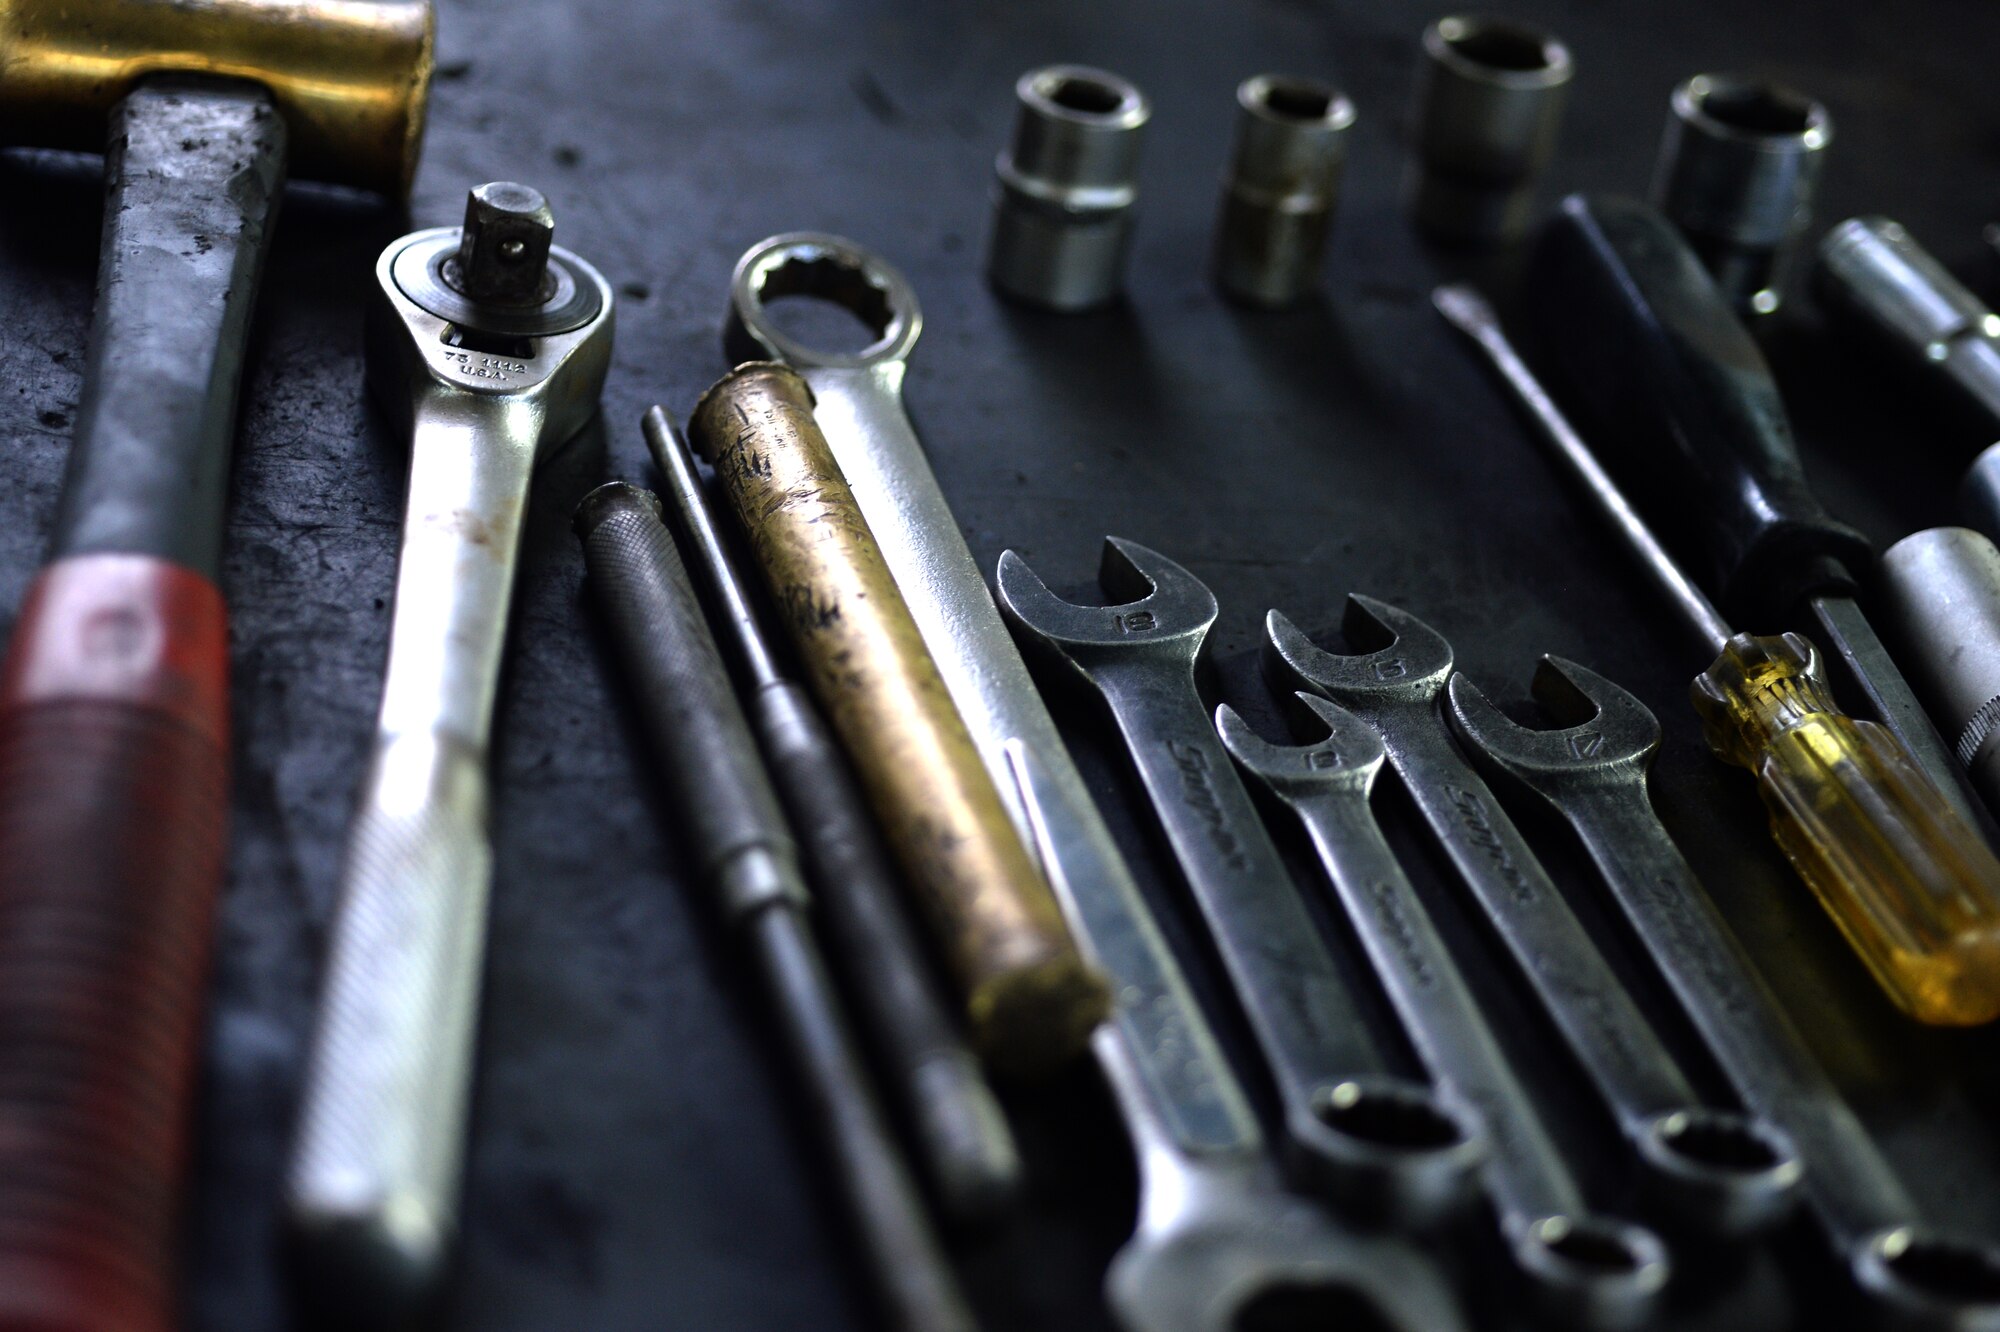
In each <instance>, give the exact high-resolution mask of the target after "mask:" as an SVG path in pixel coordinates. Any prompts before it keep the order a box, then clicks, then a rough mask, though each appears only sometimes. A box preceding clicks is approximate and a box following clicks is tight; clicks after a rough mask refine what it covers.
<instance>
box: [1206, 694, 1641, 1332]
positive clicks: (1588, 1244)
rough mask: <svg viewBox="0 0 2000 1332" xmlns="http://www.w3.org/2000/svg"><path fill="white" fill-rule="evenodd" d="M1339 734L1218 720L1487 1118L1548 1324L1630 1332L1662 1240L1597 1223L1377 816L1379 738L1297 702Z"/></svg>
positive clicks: (1224, 711) (1228, 711)
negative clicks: (1292, 822)
mask: <svg viewBox="0 0 2000 1332" xmlns="http://www.w3.org/2000/svg"><path fill="white" fill-rule="evenodd" d="M1296 697H1297V698H1298V700H1299V702H1300V704H1301V705H1302V706H1303V707H1304V708H1306V709H1307V710H1308V711H1309V712H1311V713H1312V715H1313V716H1315V717H1317V718H1318V719H1319V720H1320V721H1322V722H1324V723H1325V724H1326V726H1327V727H1328V728H1329V731H1328V734H1327V735H1326V736H1325V737H1324V738H1323V739H1321V740H1318V741H1315V742H1313V743H1311V744H1303V745H1284V744H1274V743H1272V742H1271V741H1269V740H1265V739H1264V738H1262V737H1261V736H1259V735H1258V734H1257V733H1256V732H1255V731H1252V730H1251V729H1250V726H1249V723H1247V722H1245V721H1244V720H1243V719H1242V718H1241V717H1240V716H1238V715H1237V713H1236V711H1235V709H1233V708H1231V707H1230V706H1229V705H1228V704H1226V703H1225V704H1223V705H1222V706H1221V707H1219V708H1217V709H1216V713H1215V724H1216V729H1217V730H1218V731H1219V732H1221V734H1222V743H1223V744H1224V746H1226V747H1227V748H1228V750H1229V753H1230V756H1231V757H1232V758H1234V759H1235V760H1236V762H1237V764H1238V766H1240V767H1241V768H1242V769H1243V770H1244V771H1245V772H1247V773H1249V774H1251V775H1252V776H1253V777H1255V778H1256V779H1257V780H1258V781H1259V782H1261V783H1262V784H1263V785H1264V786H1265V788H1266V789H1268V790H1269V791H1270V792H1271V794H1272V795H1274V796H1276V797H1277V798H1278V799H1279V800H1281V801H1283V802H1284V803H1285V804H1286V805H1288V806H1290V807H1291V809H1292V811H1293V812H1294V813H1296V814H1297V815H1298V816H1299V820H1300V822H1301V823H1303V824H1304V825H1305V829H1306V832H1307V834H1308V835H1309V836H1310V837H1311V838H1312V843H1313V846H1314V848H1315V849H1316V850H1317V851H1318V853H1319V858H1320V863H1321V865H1322V866H1324V867H1325V869H1326V873H1327V877H1328V878H1329V879H1330V880H1331V881H1332V883H1333V887H1334V892H1335V894H1336V895H1337V896H1338V898H1339V899H1340V904H1341V907H1342V908H1343V909H1344V911H1345V912H1346V914H1347V919H1348V921H1349V923H1350V924H1352V925H1353V927H1354V932H1355V934H1356V935H1357V936H1359V938H1360V940H1361V945H1362V947H1363V948H1364V949H1366V950H1367V953H1368V958H1369V961H1370V962H1372V963H1373V964H1374V967H1375V971H1376V974H1377V975H1379V976H1380V977H1381V979H1382V984H1383V987H1384V988H1385V989H1386V990H1387V991H1388V993H1389V1000H1390V1002H1391V1003H1392V1004H1393V1005H1394V1006H1395V1009H1396V1014H1397V1016H1398V1017H1399V1018H1401V1019H1402V1022H1403V1026H1404V1028H1405V1029H1406V1030H1407V1031H1408V1032H1409V1034H1410V1042H1411V1044H1412V1045H1414V1046H1415V1047H1416V1049H1417V1053H1418V1055H1419V1056H1420V1057H1421V1058H1422V1059H1423V1061H1424V1064H1425V1066H1426V1067H1427V1068H1428V1069H1429V1070H1430V1072H1431V1076H1432V1077H1434V1078H1435V1079H1437V1081H1438V1082H1439V1083H1440V1084H1441V1085H1442V1086H1443V1087H1444V1088H1445V1089H1446V1090H1447V1091H1448V1092H1449V1093H1450V1094H1451V1095H1452V1096H1454V1097H1456V1098H1457V1099H1459V1100H1462V1101H1464V1102H1465V1103H1467V1104H1469V1105H1471V1106H1472V1107H1473V1109H1474V1110H1475V1111H1477V1112H1478V1115H1479V1119H1480V1124H1481V1127H1482V1128H1483V1129H1484V1130H1485V1134H1486V1141H1487V1144H1488V1147H1489V1158H1488V1161H1487V1164H1486V1193H1487V1196H1488V1198H1490V1199H1491V1201H1492V1204H1493V1210H1494V1212H1495V1213H1496V1214H1497V1216H1498V1220H1499V1224H1500V1231H1501V1235H1502V1237H1503V1238H1504V1240H1505V1241H1506V1243H1507V1246H1508V1250H1509V1252H1510V1253H1511V1255H1512V1257H1513V1261H1514V1265H1515V1267H1516V1268H1517V1269H1518V1270H1519V1271H1520V1272H1521V1274H1522V1275H1523V1276H1524V1277H1525V1278H1526V1279H1527V1281H1528V1283H1529V1286H1530V1289H1531V1291H1532V1293H1533V1295H1534V1297H1535V1300H1536V1302H1537V1304H1539V1305H1540V1306H1541V1308H1542V1310H1543V1311H1544V1312H1545V1314H1546V1315H1547V1316H1548V1317H1549V1318H1551V1319H1553V1320H1556V1321H1559V1322H1561V1323H1562V1324H1564V1325H1565V1326H1569V1327H1581V1328H1611V1327H1629V1326H1631V1325H1632V1324H1634V1323H1637V1322H1641V1321H1643V1320H1644V1319H1645V1318H1646V1316H1647V1315H1648V1313H1649V1312H1650V1311H1651V1310H1652V1308H1653V1306H1654V1303H1655V1301H1656V1298H1657V1296H1658V1295H1659V1292H1660V1291H1661V1290H1662V1289H1663V1288H1664V1287H1665V1285H1666V1279H1667V1257H1666V1249H1665V1247H1664V1246H1663V1245H1662V1244H1661V1243H1660V1241H1659V1239H1658V1238H1657V1237H1656V1236H1654V1235H1653V1234H1652V1233H1651V1232H1650V1231H1647V1230H1644V1229H1642V1228H1640V1227H1638V1226H1635V1225H1632V1224H1630V1223H1628V1222H1623V1221H1615V1220H1610V1219H1606V1218H1602V1217H1598V1216H1593V1215H1591V1214H1590V1212H1589V1210H1588V1204H1587V1203H1586V1201H1585V1199H1584V1197H1583V1192H1582V1190H1581V1189H1580V1188H1579V1187H1578V1186H1577V1182H1576V1178H1575V1176H1574V1175H1573V1174H1572V1173H1571V1172H1570V1169H1569V1167H1568V1166H1567V1165H1566V1164H1565V1163H1564V1161H1563V1158H1562V1154H1561V1153H1560V1152H1559V1151H1558V1150H1557V1149H1556V1145H1555V1142H1554V1141H1553V1140H1552V1139H1551V1138H1550V1137H1549V1133H1548V1130H1547V1129H1546V1128H1545V1127H1544V1126H1543V1124H1542V1122H1541V1119H1540V1117H1539V1116H1538V1115H1537V1114H1536V1112H1535V1108H1534V1103H1533V1102H1532V1101H1531V1100H1530V1099H1529V1097H1528V1093H1527V1091H1526V1089H1525V1088H1523V1087H1522V1085H1521V1081H1520V1079H1519V1078H1518V1077H1516V1076H1515V1075H1514V1071H1513V1070H1512V1069H1511V1068H1509V1067H1508V1065H1507V1057H1506V1054H1505V1053H1504V1052H1503V1051H1502V1049H1501V1048H1500V1043H1499V1042H1498V1040H1496V1039H1495V1038H1494V1035H1493V1030H1492V1028H1491V1027H1489V1026H1488V1025H1487V1022H1486V1017H1485V1015H1484V1014H1483V1013H1481V1012H1480V1010H1479V1005H1478V1002H1477V1001H1476V1000H1475V999H1474V998H1473V996H1472V991H1471V990H1470V989H1468V988H1467V986H1466V983H1465V979H1464V977H1463V976H1461V975H1460V974H1459V970H1458V964H1457V963H1456V962H1455V961H1453V960H1452V957H1451V954H1450V952H1449V951H1448V950H1447V949H1446V948H1445V944H1444V940H1443V939H1442V938H1440V937H1439V935H1438V932H1437V927H1436V926H1435V925H1434V924H1432V922H1431V918H1430V913H1429V912H1428V911H1426V910H1425V909H1424V904H1423V902H1422V901H1421V900H1420V899H1419V898H1418V897H1417V892H1416V889H1415V887H1413V886H1412V885H1411V883H1410V880H1409V877H1408V876H1407V875H1405V874H1404V873H1403V868H1402V866H1401V865H1399V864H1398V863H1397V861H1396V856H1395V853H1394V852H1393V851H1391V850H1390V849H1389V844H1388V843H1387V842H1386V841H1384V840H1383V837H1382V831H1381V829H1380V827H1379V826H1378V825H1377V824H1376V822H1375V815H1374V812H1373V811H1372V810H1371V809H1370V808H1369V794H1370V792H1371V791H1373V789H1374V787H1375V779H1376V777H1377V776H1378V775H1379V774H1380V773H1381V771H1382V763H1383V761H1384V759H1385V758H1386V757H1387V753H1386V751H1385V750H1384V749H1383V748H1382V739H1381V737H1380V736H1379V735H1377V734H1376V732H1375V729H1374V728H1373V727H1371V726H1369V725H1368V723H1366V722H1364V721H1362V720H1361V719H1360V718H1358V717H1356V716H1354V715H1353V714H1352V713H1350V712H1346V711H1344V710H1342V709H1340V708H1338V707H1336V706H1334V705H1333V704H1332V703H1329V702H1327V701H1326V700H1325V699H1323V698H1319V697H1317V696H1316V695H1313V694H1305V693H1301V694H1298V695H1297V696H1296Z"/></svg>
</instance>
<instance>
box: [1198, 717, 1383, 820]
mask: <svg viewBox="0 0 2000 1332" xmlns="http://www.w3.org/2000/svg"><path fill="white" fill-rule="evenodd" d="M1293 697H1294V698H1296V699H1297V700H1298V703H1299V706H1300V707H1301V708H1302V709H1304V710H1305V711H1306V712H1308V713H1310V714H1311V715H1312V716H1314V717H1317V718H1319V720H1321V721H1322V722H1325V723H1326V726H1327V734H1326V735H1325V736H1324V737H1323V738H1321V739H1319V740H1315V741H1312V742H1311V743H1309V744H1303V745H1281V744H1278V743H1276V742H1275V741H1271V740H1266V739H1265V738H1264V737H1263V736H1261V735H1258V734H1257V733H1256V732H1255V731H1253V730H1251V729H1250V723H1248V722H1246V721H1244V720H1243V718H1242V717H1241V716H1239V715H1238V714H1237V712H1236V709H1234V708H1232V707H1230V706H1229V705H1228V704H1227V703H1224V704H1223V705H1221V706H1220V707H1218V708H1217V709H1216V710H1215V729H1216V730H1217V731H1219V732H1221V733H1222V747H1223V748H1224V749H1227V750H1228V751H1229V757H1231V758H1233V759H1235V760H1236V763H1237V765H1238V766H1239V767H1241V768H1242V769H1243V770H1244V771H1245V772H1247V773H1250V774H1251V775H1252V776H1254V777H1256V778H1257V779H1258V780H1259V781H1261V782H1262V783H1263V784H1264V785H1265V786H1267V787H1269V788H1270V790H1271V793H1272V794H1273V795H1275V796H1277V797H1278V798H1279V799H1280V800H1283V801H1285V802H1286V803H1288V804H1289V803H1291V802H1293V801H1296V800H1302V799H1307V798H1310V797H1312V796H1316V795H1322V794H1325V793H1328V792H1336V791H1337V792H1340V793H1342V794H1346V795H1350V796H1352V797H1354V798H1357V799H1361V800H1366V799H1367V798H1368V794H1369V792H1370V791H1372V790H1373V789H1374V787H1375V779H1376V777H1378V776H1379V775H1380V774H1381V772H1382V764H1383V761H1384V760H1385V759H1386V758H1387V757H1388V752H1387V751H1386V750H1384V749H1383V747H1382V737H1381V736H1380V735H1377V734H1376V732H1375V728H1374V727H1372V726H1370V725H1369V724H1368V723H1367V722H1365V721H1362V720H1361V719H1360V718H1359V717H1357V716H1355V715H1354V714H1353V713H1351V712H1348V711H1347V710H1346V709H1344V708H1341V707H1339V706H1338V705H1336V704H1333V703H1329V702H1328V701H1327V700H1326V699H1323V698H1321V697H1319V696H1318V695H1317V694H1308V693H1305V692H1303V691H1301V692H1299V693H1296V694H1294V695H1293Z"/></svg>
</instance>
